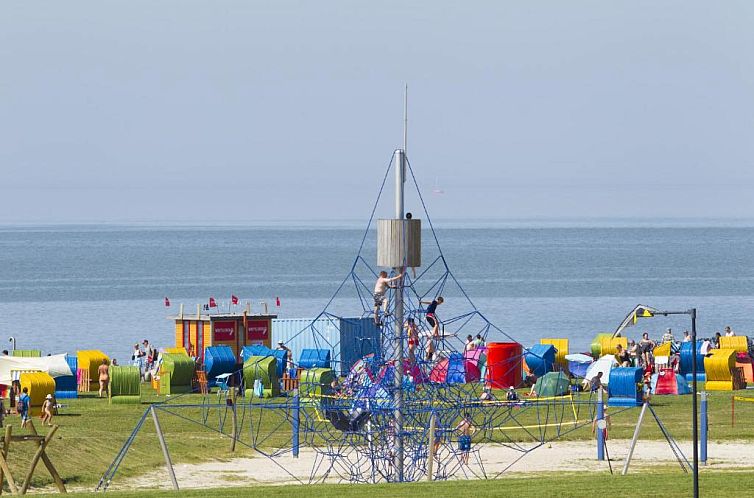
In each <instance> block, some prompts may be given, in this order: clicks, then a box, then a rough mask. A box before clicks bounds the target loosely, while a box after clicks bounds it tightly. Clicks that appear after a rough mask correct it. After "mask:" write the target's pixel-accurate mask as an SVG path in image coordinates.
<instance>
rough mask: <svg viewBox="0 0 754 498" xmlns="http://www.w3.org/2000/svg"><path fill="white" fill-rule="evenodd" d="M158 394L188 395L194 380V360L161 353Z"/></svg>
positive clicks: (179, 355)
mask: <svg viewBox="0 0 754 498" xmlns="http://www.w3.org/2000/svg"><path fill="white" fill-rule="evenodd" d="M161 357H162V365H161V366H160V394H184V393H190V392H191V391H192V390H193V389H192V385H191V383H192V381H193V379H194V360H192V359H191V358H189V357H188V356H187V355H185V354H175V353H162V355H161Z"/></svg>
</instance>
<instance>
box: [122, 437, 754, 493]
mask: <svg viewBox="0 0 754 498" xmlns="http://www.w3.org/2000/svg"><path fill="white" fill-rule="evenodd" d="M680 446H681V449H682V450H683V452H684V454H685V455H686V457H687V458H688V459H689V461H690V460H691V449H692V448H691V443H690V442H680ZM628 447H629V441H628V440H611V441H608V452H609V454H610V457H611V461H612V464H613V470H614V471H616V472H620V469H621V468H622V466H623V463H624V459H625V458H626V456H627V454H628ZM708 455H709V460H708V462H707V465H706V466H703V467H702V471H704V472H708V471H710V470H713V469H736V468H740V469H745V468H748V469H754V444H752V443H747V442H726V443H709V446H708ZM518 456H520V453H519V452H517V451H515V450H512V449H509V448H506V447H503V446H499V445H485V446H483V447H481V448H480V449H479V451H478V454H476V455H472V457H471V470H472V473H474V474H479V470H480V467H479V465H478V463H475V461H478V460H481V461H482V462H483V465H484V469H485V472H486V474H487V475H488V476H490V477H492V476H494V475H496V474H498V473H499V472H501V471H502V470H503V469H505V468H506V467H508V466H509V465H510V464H511V463H512V462H513V461H514V460H515V459H516V458H517V457H518ZM314 461H315V452H314V451H313V450H311V449H309V448H306V449H303V448H302V450H301V454H300V457H299V458H298V459H296V458H293V457H292V456H291V455H290V454H286V455H284V456H280V457H278V458H275V459H274V461H273V460H270V459H268V458H266V457H263V456H259V457H253V458H233V459H230V460H228V461H211V462H205V463H199V464H178V465H175V472H176V476H177V478H178V483H179V486H180V487H181V488H184V489H187V488H209V487H222V486H244V485H252V484H289V483H298V482H309V481H310V479H311V478H312V477H314V480H320V481H321V480H322V478H323V476H324V470H325V469H322V470H321V471H319V472H314V473H313V472H312V468H313V465H314ZM657 465H662V466H672V465H678V464H677V463H676V460H675V457H674V456H673V453H672V452H671V450H670V447H669V446H668V444H667V443H666V442H664V441H639V443H638V444H637V447H636V451H635V453H634V456H633V459H632V462H631V468H630V469H629V472H631V473H634V472H639V471H640V470H641V469H643V468H647V467H650V466H657ZM584 471H604V472H608V466H607V462H599V461H597V459H596V447H595V443H594V442H593V441H592V442H589V441H570V442H553V443H548V444H545V445H544V446H542V447H540V448H538V449H536V450H534V451H532V452H530V453H529V454H528V455H526V456H524V457H523V458H521V459H520V460H519V461H518V462H516V463H515V464H513V465H512V466H511V467H510V468H509V469H508V470H507V471H506V472H505V474H503V477H504V476H518V477H521V476H526V475H527V474H541V473H543V472H584ZM678 472H681V470H680V468H678ZM326 481H327V482H339V481H340V479H339V478H333V477H330V478H328V479H326ZM169 487H170V480H169V479H168V474H167V470H166V469H165V468H164V467H162V468H160V469H156V470H155V471H153V472H150V473H148V474H146V475H143V476H140V477H137V478H124V479H122V480H121V479H119V478H118V477H117V476H116V479H115V481H114V482H113V483H112V485H111V487H110V489H133V488H162V489H165V488H169Z"/></svg>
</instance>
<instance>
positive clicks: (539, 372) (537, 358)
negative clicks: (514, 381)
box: [524, 344, 556, 377]
mask: <svg viewBox="0 0 754 498" xmlns="http://www.w3.org/2000/svg"><path fill="white" fill-rule="evenodd" d="M555 353H556V350H555V346H553V345H552V344H535V345H534V346H532V347H531V348H529V349H528V350H527V351H526V353H525V354H524V362H526V366H527V367H528V369H529V372H531V373H533V374H534V375H536V376H537V377H541V376H543V375H544V374H546V373H547V372H552V370H553V369H554V366H555Z"/></svg>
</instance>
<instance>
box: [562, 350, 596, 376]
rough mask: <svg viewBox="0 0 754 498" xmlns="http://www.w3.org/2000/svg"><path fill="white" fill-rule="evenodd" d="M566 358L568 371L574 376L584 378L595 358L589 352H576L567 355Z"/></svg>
mask: <svg viewBox="0 0 754 498" xmlns="http://www.w3.org/2000/svg"><path fill="white" fill-rule="evenodd" d="M564 358H565V360H566V362H568V371H569V372H571V375H573V376H574V377H579V378H583V377H586V371H587V369H588V368H589V365H591V364H592V363H594V358H592V357H591V356H589V355H588V354H581V353H574V354H567V355H565V357H564Z"/></svg>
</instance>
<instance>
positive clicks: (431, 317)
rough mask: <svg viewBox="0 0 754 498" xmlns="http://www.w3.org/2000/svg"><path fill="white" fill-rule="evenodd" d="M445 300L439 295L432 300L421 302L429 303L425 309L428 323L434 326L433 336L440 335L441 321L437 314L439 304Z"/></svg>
mask: <svg viewBox="0 0 754 498" xmlns="http://www.w3.org/2000/svg"><path fill="white" fill-rule="evenodd" d="M444 302H445V300H444V299H443V298H442V296H437V298H436V299H433V300H432V301H420V304H427V305H428V306H427V309H426V310H425V311H424V312H425V313H426V318H427V323H428V324H429V325H430V327H432V336H433V337H439V335H440V321H439V320H438V319H437V316H436V315H435V313H436V311H437V306H439V305H441V304H442V303H444Z"/></svg>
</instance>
